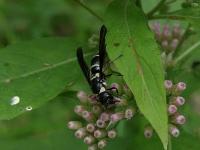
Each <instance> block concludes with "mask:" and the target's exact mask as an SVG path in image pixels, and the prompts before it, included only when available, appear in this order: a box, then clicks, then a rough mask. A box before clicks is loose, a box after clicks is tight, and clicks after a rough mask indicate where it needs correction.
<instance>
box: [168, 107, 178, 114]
mask: <svg viewBox="0 0 200 150" xmlns="http://www.w3.org/2000/svg"><path fill="white" fill-rule="evenodd" d="M176 112H177V107H176V106H175V105H169V106H168V113H169V114H170V115H172V114H175V113H176Z"/></svg>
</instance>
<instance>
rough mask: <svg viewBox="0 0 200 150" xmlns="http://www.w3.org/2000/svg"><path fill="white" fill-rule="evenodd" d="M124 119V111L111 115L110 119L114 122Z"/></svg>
mask: <svg viewBox="0 0 200 150" xmlns="http://www.w3.org/2000/svg"><path fill="white" fill-rule="evenodd" d="M122 119H124V113H123V112H119V113H115V114H112V115H111V116H110V121H111V122H112V123H116V122H118V121H120V120H122Z"/></svg>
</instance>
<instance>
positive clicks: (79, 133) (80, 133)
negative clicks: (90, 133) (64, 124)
mask: <svg viewBox="0 0 200 150" xmlns="http://www.w3.org/2000/svg"><path fill="white" fill-rule="evenodd" d="M74 135H75V136H76V137H77V138H78V139H82V138H84V137H85V136H86V135H87V132H86V129H85V128H80V129H78V130H77V131H76V132H75V133H74Z"/></svg>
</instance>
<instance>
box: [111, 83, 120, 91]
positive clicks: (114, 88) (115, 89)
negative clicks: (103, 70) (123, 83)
mask: <svg viewBox="0 0 200 150" xmlns="http://www.w3.org/2000/svg"><path fill="white" fill-rule="evenodd" d="M111 88H113V89H112V91H113V92H120V86H119V84H118V83H112V84H111Z"/></svg>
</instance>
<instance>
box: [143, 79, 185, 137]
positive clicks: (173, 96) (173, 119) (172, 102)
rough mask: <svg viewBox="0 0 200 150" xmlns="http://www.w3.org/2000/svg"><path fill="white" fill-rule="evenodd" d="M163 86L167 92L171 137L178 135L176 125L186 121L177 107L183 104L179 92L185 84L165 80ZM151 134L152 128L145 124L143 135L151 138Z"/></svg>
mask: <svg viewBox="0 0 200 150" xmlns="http://www.w3.org/2000/svg"><path fill="white" fill-rule="evenodd" d="M164 87H165V89H166V92H167V103H168V106H167V112H168V120H169V121H168V122H169V133H170V134H171V135H172V136H173V137H178V136H179V134H180V130H179V128H178V127H180V126H181V125H184V124H185V122H186V118H185V116H184V115H182V114H180V113H179V112H178V111H179V108H180V107H182V106H183V105H184V104H185V98H184V97H182V96H181V94H182V92H183V91H184V90H185V89H186V84H185V83H184V82H179V83H177V84H173V82H172V81H171V80H165V82H164ZM152 135H153V128H152V127H151V126H147V127H146V128H145V130H144V136H145V137H146V138H151V137H152Z"/></svg>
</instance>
